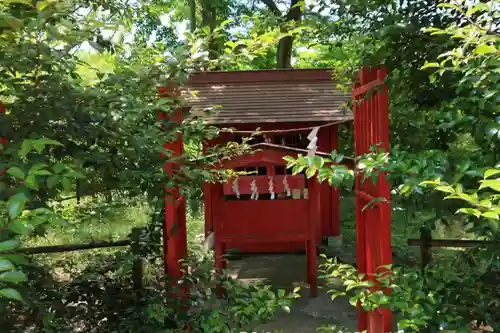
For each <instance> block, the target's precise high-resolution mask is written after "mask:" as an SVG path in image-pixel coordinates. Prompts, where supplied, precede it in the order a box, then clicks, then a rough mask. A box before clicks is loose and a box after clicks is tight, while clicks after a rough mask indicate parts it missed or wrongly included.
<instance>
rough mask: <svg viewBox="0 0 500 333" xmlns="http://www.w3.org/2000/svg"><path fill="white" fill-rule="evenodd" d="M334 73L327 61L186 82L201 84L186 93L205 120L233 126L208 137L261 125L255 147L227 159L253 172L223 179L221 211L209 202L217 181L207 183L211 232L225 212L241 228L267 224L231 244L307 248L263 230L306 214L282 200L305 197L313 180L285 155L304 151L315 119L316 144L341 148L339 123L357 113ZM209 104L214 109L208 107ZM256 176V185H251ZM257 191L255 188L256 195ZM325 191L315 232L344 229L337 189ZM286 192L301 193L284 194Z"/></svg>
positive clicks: (248, 248) (224, 137) (230, 136)
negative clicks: (190, 93)
mask: <svg viewBox="0 0 500 333" xmlns="http://www.w3.org/2000/svg"><path fill="white" fill-rule="evenodd" d="M332 74H333V73H332V72H331V71H330V70H324V69H305V70H297V69H293V70H261V71H240V72H205V73H195V74H192V75H191V77H190V83H189V87H190V90H191V91H196V94H195V96H194V97H191V98H189V104H190V107H191V113H192V114H201V113H205V114H207V115H205V116H204V119H205V121H206V122H207V123H208V124H213V125H217V126H219V127H221V128H232V129H234V131H233V132H232V133H229V132H222V133H221V135H220V136H219V137H218V138H217V139H216V140H214V141H213V142H210V143H208V144H209V145H215V144H221V143H224V142H228V141H236V142H241V140H242V138H243V137H248V136H250V133H251V132H252V131H255V130H256V129H257V128H258V129H259V133H261V135H258V136H257V137H256V138H255V139H253V140H252V141H251V142H250V143H251V144H255V145H257V146H256V147H255V148H258V154H257V155H253V157H250V156H245V157H240V158H238V159H236V160H233V161H231V162H228V163H226V165H225V167H231V168H234V169H235V170H236V171H247V172H253V173H255V175H248V176H242V177H238V178H236V179H234V180H232V181H231V182H229V183H226V184H224V185H222V194H223V198H224V202H226V201H227V202H228V203H227V207H223V209H222V208H221V209H219V210H220V211H221V214H222V215H220V214H218V213H217V212H214V211H213V210H211V208H213V207H212V201H211V200H212V199H213V196H214V194H213V193H212V192H213V191H214V189H213V187H214V186H215V187H217V185H212V184H210V185H208V186H205V189H204V195H205V210H206V211H205V213H206V215H205V224H206V231H207V233H208V232H211V231H213V230H214V221H215V220H216V219H221V218H222V219H227V220H228V221H229V220H231V221H233V222H232V223H231V225H232V226H231V228H233V227H234V228H238V229H240V230H241V231H242V232H247V231H248V232H250V231H251V229H252V228H260V227H259V226H261V227H262V229H261V231H258V230H257V229H255V230H253V231H255V232H251V233H252V234H253V235H255V238H256V239H255V240H252V242H249V241H246V242H239V241H238V240H237V237H235V239H234V241H231V242H229V243H228V244H227V246H228V248H237V249H239V250H241V251H242V252H291V251H296V250H300V249H303V245H302V242H300V241H284V242H276V241H274V240H272V241H269V240H267V239H265V238H266V237H268V236H269V235H272V234H275V232H276V231H277V230H281V229H282V225H289V226H293V225H294V224H295V223H298V220H300V219H301V217H302V218H303V217H304V216H303V215H301V213H300V212H297V211H296V210H290V211H289V210H285V209H283V208H281V206H280V205H291V206H292V207H297V205H300V200H303V199H306V200H307V199H308V197H309V191H308V183H309V182H308V181H306V179H305V177H304V176H303V175H298V176H292V175H291V174H290V173H291V171H290V170H287V169H286V168H285V165H286V164H285V161H284V160H283V158H282V157H284V156H287V155H288V156H290V155H291V156H294V155H297V154H298V153H301V154H303V155H306V153H305V152H306V149H307V146H308V144H309V140H308V139H307V136H308V134H309V133H310V132H311V130H312V129H314V127H316V126H321V127H320V129H319V131H318V134H317V143H316V145H317V147H318V149H317V151H318V153H326V154H329V153H330V152H331V151H333V150H334V149H338V134H337V133H338V125H339V124H341V123H343V122H347V121H352V120H353V114H352V111H350V110H349V109H347V107H346V103H347V102H348V101H349V100H350V95H348V94H345V93H343V92H342V91H340V90H339V89H337V88H336V85H337V83H336V82H335V81H332ZM206 110H211V111H209V112H208V113H207V112H206ZM257 156H259V157H261V158H262V159H265V158H266V157H270V156H275V157H278V158H279V159H276V161H274V162H276V163H273V162H270V161H267V162H266V161H264V160H260V161H259V158H257V159H256V157H257ZM254 181H255V182H254ZM252 183H254V184H255V185H254V187H255V186H256V187H257V188H256V189H252ZM252 191H253V193H256V194H255V195H254V196H252ZM320 192H321V199H320V201H321V202H320V206H321V207H320V209H321V213H320V214H321V217H320V220H321V223H320V224H321V226H320V230H319V233H318V237H328V236H339V235H340V216H339V192H338V191H337V190H336V189H334V188H331V187H330V186H329V185H328V184H321V185H320ZM257 194H258V198H256V195H257ZM288 200H298V201H294V202H290V203H286V202H284V201H288ZM255 201H259V202H258V203H256V202H255ZM223 205H224V204H223ZM245 205H250V206H245ZM252 205H253V206H255V205H258V207H259V209H254V207H253V206H252ZM232 207H234V208H232ZM232 211H234V213H232ZM214 214H215V215H214ZM235 214H236V215H237V216H236V215H235ZM287 214H289V216H287ZM297 214H298V215H297ZM232 215H234V216H232ZM228 224H229V222H227V223H224V225H225V227H229V226H228ZM247 228H250V229H247ZM259 239H262V242H259Z"/></svg>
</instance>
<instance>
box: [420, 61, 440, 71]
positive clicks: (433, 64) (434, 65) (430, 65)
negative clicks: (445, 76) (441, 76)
mask: <svg viewBox="0 0 500 333" xmlns="http://www.w3.org/2000/svg"><path fill="white" fill-rule="evenodd" d="M440 67H441V66H440V65H439V64H438V63H437V62H426V63H425V64H424V65H423V66H422V67H420V69H421V70H423V69H427V68H440Z"/></svg>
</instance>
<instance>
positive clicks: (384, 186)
mask: <svg viewBox="0 0 500 333" xmlns="http://www.w3.org/2000/svg"><path fill="white" fill-rule="evenodd" d="M387 75H388V71H387V70H386V69H379V70H378V71H377V79H378V80H380V81H385V79H386V77H387ZM376 103H377V109H378V110H377V111H378V112H377V124H376V126H377V127H378V129H379V142H381V143H382V148H383V149H384V151H385V152H389V149H390V146H389V89H388V87H387V85H386V84H384V85H383V86H382V87H381V90H379V91H378V92H377V99H376ZM377 186H378V196H380V197H383V198H385V199H386V200H387V201H386V202H385V203H383V204H382V205H381V207H380V224H381V226H380V231H379V232H380V243H379V244H380V247H381V258H380V259H381V262H382V264H383V265H389V264H392V245H391V205H390V188H389V183H388V181H387V175H386V174H383V173H381V174H380V176H379V182H378V183H377ZM382 318H383V332H391V331H392V328H393V327H392V312H391V311H390V310H389V309H382Z"/></svg>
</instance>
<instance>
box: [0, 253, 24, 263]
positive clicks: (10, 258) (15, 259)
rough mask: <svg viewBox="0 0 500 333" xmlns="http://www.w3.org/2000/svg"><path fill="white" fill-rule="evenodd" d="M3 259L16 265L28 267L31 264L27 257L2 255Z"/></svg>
mask: <svg viewBox="0 0 500 333" xmlns="http://www.w3.org/2000/svg"><path fill="white" fill-rule="evenodd" d="M2 258H4V259H7V260H8V261H10V262H12V263H14V264H16V265H27V264H28V263H29V261H28V259H26V257H25V256H22V255H19V254H4V255H2Z"/></svg>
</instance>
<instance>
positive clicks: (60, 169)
mask: <svg viewBox="0 0 500 333" xmlns="http://www.w3.org/2000/svg"><path fill="white" fill-rule="evenodd" d="M52 169H53V170H54V172H55V173H61V172H63V171H64V170H66V164H62V163H57V164H56V165H54V166H53V167H52Z"/></svg>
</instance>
